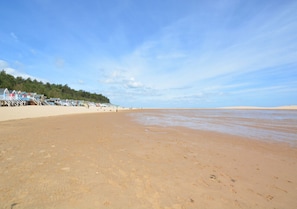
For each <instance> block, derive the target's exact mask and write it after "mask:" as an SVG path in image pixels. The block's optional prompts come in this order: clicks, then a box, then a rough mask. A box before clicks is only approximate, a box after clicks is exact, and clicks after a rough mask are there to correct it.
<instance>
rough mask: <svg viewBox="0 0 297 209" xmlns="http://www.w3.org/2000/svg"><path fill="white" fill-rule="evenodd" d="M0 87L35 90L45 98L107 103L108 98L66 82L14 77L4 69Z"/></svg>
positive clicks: (0, 73) (1, 74)
mask: <svg viewBox="0 0 297 209" xmlns="http://www.w3.org/2000/svg"><path fill="white" fill-rule="evenodd" d="M0 88H7V89H10V90H20V91H25V92H36V93H38V94H43V95H45V96H46V97H47V98H60V99H73V100H85V101H91V102H96V103H109V102H110V101H109V99H108V98H107V97H105V96H103V95H102V94H95V93H90V92H87V91H83V90H79V91H77V90H74V89H71V88H70V87H69V86H68V85H67V84H66V85H61V84H50V83H48V82H47V83H43V82H41V81H37V80H36V79H34V80H32V79H31V78H27V79H24V78H22V77H14V76H12V75H10V74H7V73H6V72H5V71H4V70H2V71H1V72H0Z"/></svg>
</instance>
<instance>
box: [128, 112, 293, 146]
mask: <svg viewBox="0 0 297 209" xmlns="http://www.w3.org/2000/svg"><path fill="white" fill-rule="evenodd" d="M130 116H131V117H133V119H134V120H136V121H137V122H139V123H141V124H144V125H158V126H165V127H167V126H182V127H187V128H191V129H197V130H208V131H217V132H221V133H228V134H233V135H239V136H244V137H249V138H253V139H259V140H270V141H271V140H272V141H281V142H287V143H290V144H292V145H297V111H296V110H226V109H174V110H173V109H166V110H152V111H146V110H143V111H142V112H134V113H130Z"/></svg>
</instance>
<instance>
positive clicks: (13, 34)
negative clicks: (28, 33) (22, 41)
mask: <svg viewBox="0 0 297 209" xmlns="http://www.w3.org/2000/svg"><path fill="white" fill-rule="evenodd" d="M10 36H11V37H12V38H13V39H14V40H15V41H19V38H18V37H17V36H16V35H15V33H13V32H11V33H10Z"/></svg>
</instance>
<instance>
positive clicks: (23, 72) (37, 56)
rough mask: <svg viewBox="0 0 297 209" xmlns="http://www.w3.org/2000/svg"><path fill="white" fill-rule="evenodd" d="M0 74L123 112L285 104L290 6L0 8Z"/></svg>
mask: <svg viewBox="0 0 297 209" xmlns="http://www.w3.org/2000/svg"><path fill="white" fill-rule="evenodd" d="M0 69H4V70H6V71H7V72H8V73H11V74H13V75H15V76H23V77H25V78H26V77H31V78H36V79H37V80H41V81H44V82H50V83H58V84H63V85H64V84H67V85H68V86H70V87H72V88H74V89H77V90H79V89H82V90H86V91H90V92H95V93H101V94H103V95H105V96H107V97H108V98H110V100H111V102H112V103H114V104H118V105H121V106H125V107H185V108H186V107H189V108H194V107H222V106H247V105H248V106H281V105H293V104H297V1H286V0H284V1H280V0H278V1H275V0H261V1H258V0H257V1H253V0H249V1H246V0H221V1H215V0H214V1H207V0H205V1H202V0H187V1H182V0H162V1H159V0H158V1H157V0H151V1H145V0H119V1H117V0H108V1H105V0H76V1H73V0H13V1H1V2H0Z"/></svg>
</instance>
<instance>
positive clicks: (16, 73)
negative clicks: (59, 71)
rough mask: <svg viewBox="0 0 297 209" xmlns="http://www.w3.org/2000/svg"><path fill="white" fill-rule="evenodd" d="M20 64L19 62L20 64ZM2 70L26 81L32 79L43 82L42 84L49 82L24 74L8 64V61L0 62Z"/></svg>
mask: <svg viewBox="0 0 297 209" xmlns="http://www.w3.org/2000/svg"><path fill="white" fill-rule="evenodd" d="M18 63H19V62H18ZM0 69H1V70H4V71H5V72H6V73H7V74H10V75H12V76H14V77H22V78H24V79H27V78H31V79H33V80H34V79H36V80H38V81H42V82H47V81H46V80H45V79H40V78H37V77H34V76H31V75H29V74H27V73H22V72H19V71H18V70H16V69H14V68H12V67H10V65H9V63H7V62H6V61H4V60H0Z"/></svg>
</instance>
